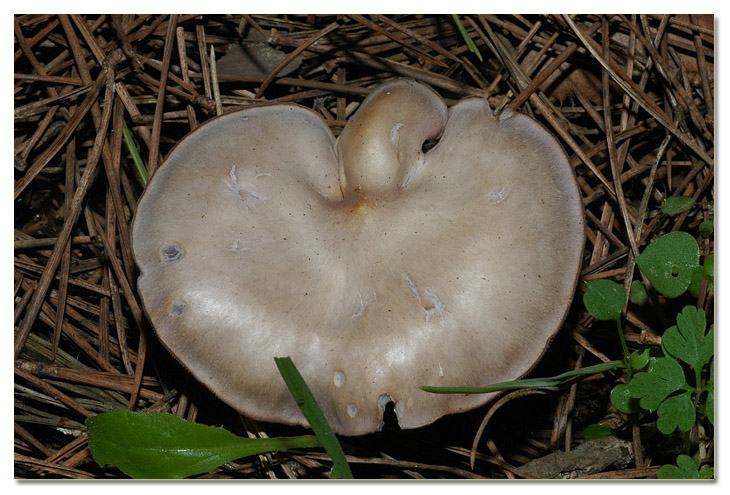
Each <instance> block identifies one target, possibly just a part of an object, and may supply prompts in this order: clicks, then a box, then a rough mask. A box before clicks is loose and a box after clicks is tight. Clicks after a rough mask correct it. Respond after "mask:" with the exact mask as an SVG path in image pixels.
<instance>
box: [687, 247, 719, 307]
mask: <svg viewBox="0 0 730 495" xmlns="http://www.w3.org/2000/svg"><path fill="white" fill-rule="evenodd" d="M703 278H706V279H707V290H712V289H713V288H714V286H715V255H714V254H711V255H709V256H707V257H705V263H704V266H698V267H697V268H695V269H694V271H693V272H692V280H691V281H690V283H689V292H690V294H692V295H693V296H694V297H698V296H699V295H700V288H701V286H702V279H703Z"/></svg>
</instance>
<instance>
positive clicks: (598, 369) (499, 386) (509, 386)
mask: <svg viewBox="0 0 730 495" xmlns="http://www.w3.org/2000/svg"><path fill="white" fill-rule="evenodd" d="M625 366H626V365H625V364H624V362H623V361H609V362H607V363H600V364H594V365H593V366H586V367H585V368H578V369H577V370H571V371H566V372H565V373H561V374H560V375H557V376H551V377H549V378H524V379H522V380H512V381H509V382H500V383H494V384H492V385H486V386H484V387H434V386H432V385H421V386H420V387H419V388H420V389H421V390H423V391H425V392H431V393H432V394H489V393H491V392H500V391H502V390H521V389H525V388H545V387H557V386H559V385H561V384H562V383H563V382H564V381H565V380H567V379H568V378H572V377H575V376H586V375H595V374H596V373H603V372H605V371H611V370H615V369H618V368H621V367H625Z"/></svg>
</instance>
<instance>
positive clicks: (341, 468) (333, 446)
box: [274, 357, 353, 479]
mask: <svg viewBox="0 0 730 495" xmlns="http://www.w3.org/2000/svg"><path fill="white" fill-rule="evenodd" d="M274 361H275V362H276V366H277V367H278V368H279V373H281V376H282V378H283V379H284V381H285V382H286V386H287V387H288V388H289V392H291V395H292V397H294V400H295V401H297V405H298V406H299V409H301V410H302V414H304V417H305V418H307V421H308V422H309V426H311V427H312V430H313V431H314V433H315V435H317V438H319V440H320V441H321V443H322V447H324V449H325V450H326V451H327V453H328V454H329V455H330V457H331V458H332V463H333V466H332V472H331V474H330V476H331V477H332V478H339V479H352V478H353V476H352V471H351V470H350V465H349V464H348V463H347V459H345V453H344V452H343V451H342V447H341V446H340V442H338V441H337V437H336V436H335V434H334V432H333V431H332V427H330V425H329V423H328V422H327V419H325V417H324V414H322V410H321V409H320V408H319V404H317V400H316V399H315V398H314V395H313V394H312V391H311V390H310V389H309V386H308V385H307V383H306V382H305V381H304V378H302V375H301V374H300V373H299V370H298V369H297V367H296V366H295V365H294V362H293V361H292V360H291V358H289V357H281V358H274Z"/></svg>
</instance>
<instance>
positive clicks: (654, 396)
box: [628, 358, 685, 411]
mask: <svg viewBox="0 0 730 495" xmlns="http://www.w3.org/2000/svg"><path fill="white" fill-rule="evenodd" d="M684 384H685V380H684V371H683V370H682V366H681V365H680V364H679V363H678V362H677V361H676V360H674V359H672V358H660V359H657V360H656V362H655V363H654V365H653V366H651V367H650V368H649V371H648V372H642V373H637V374H636V375H634V377H633V378H632V379H631V381H630V382H629V383H628V387H629V393H630V395H631V397H633V398H636V399H639V405H640V406H641V407H642V408H644V409H647V410H649V411H654V410H655V409H656V408H658V407H659V404H661V403H662V401H663V400H664V399H666V398H667V397H668V396H669V395H670V394H672V393H673V392H676V391H677V390H679V389H680V388H682V386H683V385H684Z"/></svg>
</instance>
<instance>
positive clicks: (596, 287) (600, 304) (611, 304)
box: [583, 279, 626, 320]
mask: <svg viewBox="0 0 730 495" xmlns="http://www.w3.org/2000/svg"><path fill="white" fill-rule="evenodd" d="M625 301H626V293H625V292H624V290H623V288H622V287H621V286H620V285H619V284H617V283H616V282H614V281H613V280H608V279H598V280H593V281H591V282H586V293H585V294H583V304H584V305H585V307H586V309H587V310H588V312H589V313H590V314H591V315H593V317H594V318H597V319H599V320H615V319H617V318H620V317H621V310H622V309H623V307H624V302H625Z"/></svg>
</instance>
